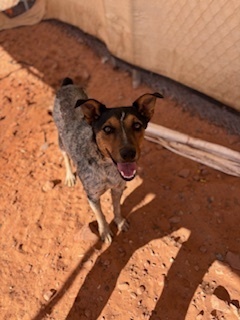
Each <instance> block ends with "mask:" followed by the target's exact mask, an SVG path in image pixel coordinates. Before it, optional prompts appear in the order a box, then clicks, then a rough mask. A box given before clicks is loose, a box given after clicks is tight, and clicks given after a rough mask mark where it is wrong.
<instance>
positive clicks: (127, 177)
mask: <svg viewBox="0 0 240 320" xmlns="http://www.w3.org/2000/svg"><path fill="white" fill-rule="evenodd" d="M135 174H136V170H134V171H133V174H132V175H131V176H127V175H125V174H124V172H123V171H121V175H122V176H123V177H124V178H126V179H131V178H133V177H134V176H135Z"/></svg>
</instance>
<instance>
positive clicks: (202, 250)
mask: <svg viewBox="0 0 240 320" xmlns="http://www.w3.org/2000/svg"><path fill="white" fill-rule="evenodd" d="M199 250H200V252H202V253H206V252H207V247H205V246H201V247H200V248H199Z"/></svg>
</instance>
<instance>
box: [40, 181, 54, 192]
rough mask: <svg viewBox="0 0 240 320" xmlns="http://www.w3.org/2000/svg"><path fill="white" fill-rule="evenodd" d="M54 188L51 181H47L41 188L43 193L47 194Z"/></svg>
mask: <svg viewBox="0 0 240 320" xmlns="http://www.w3.org/2000/svg"><path fill="white" fill-rule="evenodd" d="M53 188H54V182H53V181H47V182H46V183H45V184H44V185H43V187H42V191H43V192H48V191H51V190H52V189H53Z"/></svg>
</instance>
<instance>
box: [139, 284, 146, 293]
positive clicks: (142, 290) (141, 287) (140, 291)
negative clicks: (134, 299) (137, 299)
mask: <svg viewBox="0 0 240 320" xmlns="http://www.w3.org/2000/svg"><path fill="white" fill-rule="evenodd" d="M145 290H146V288H145V286H144V285H141V286H140V287H139V288H137V294H138V295H141V294H143V292H144V291H145Z"/></svg>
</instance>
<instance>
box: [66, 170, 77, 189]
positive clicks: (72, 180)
mask: <svg viewBox="0 0 240 320" xmlns="http://www.w3.org/2000/svg"><path fill="white" fill-rule="evenodd" d="M75 184H76V177H75V175H74V174H73V173H72V172H71V173H70V172H69V173H68V174H66V178H65V185H66V186H68V187H73V186H74V185H75Z"/></svg>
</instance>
